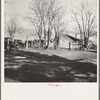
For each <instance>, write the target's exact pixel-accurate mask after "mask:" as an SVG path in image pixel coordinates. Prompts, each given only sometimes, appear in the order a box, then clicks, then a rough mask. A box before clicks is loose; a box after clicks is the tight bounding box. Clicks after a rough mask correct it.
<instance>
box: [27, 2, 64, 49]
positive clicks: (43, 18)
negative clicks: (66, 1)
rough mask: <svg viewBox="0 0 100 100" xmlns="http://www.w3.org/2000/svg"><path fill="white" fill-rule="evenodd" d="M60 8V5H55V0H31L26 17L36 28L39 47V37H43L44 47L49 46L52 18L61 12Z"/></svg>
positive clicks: (52, 24) (52, 25)
mask: <svg viewBox="0 0 100 100" xmlns="http://www.w3.org/2000/svg"><path fill="white" fill-rule="evenodd" d="M61 8H62V7H61V6H59V5H57V3H56V0H32V2H31V4H30V6H29V13H28V17H27V19H28V20H29V21H30V22H31V23H32V24H33V26H34V28H35V30H36V33H37V35H38V37H39V41H40V47H41V39H44V48H46V49H47V48H48V47H49V42H50V38H51V35H52V33H53V32H52V30H53V28H54V20H55V19H56V17H57V16H58V14H61ZM57 34H58V33H57Z"/></svg>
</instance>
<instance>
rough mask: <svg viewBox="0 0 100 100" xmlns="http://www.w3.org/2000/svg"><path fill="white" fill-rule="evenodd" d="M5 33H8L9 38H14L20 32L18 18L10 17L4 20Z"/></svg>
mask: <svg viewBox="0 0 100 100" xmlns="http://www.w3.org/2000/svg"><path fill="white" fill-rule="evenodd" d="M4 29H5V32H6V33H8V35H9V38H11V41H12V39H13V38H14V36H15V34H16V33H18V32H19V33H20V32H22V28H21V26H20V23H19V20H18V16H10V17H9V18H8V20H7V19H6V18H5V28H4ZM7 44H8V50H9V39H8V43H7Z"/></svg>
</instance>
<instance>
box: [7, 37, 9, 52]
mask: <svg viewBox="0 0 100 100" xmlns="http://www.w3.org/2000/svg"><path fill="white" fill-rule="evenodd" d="M9 49H10V45H9V38H8V39H7V50H9Z"/></svg>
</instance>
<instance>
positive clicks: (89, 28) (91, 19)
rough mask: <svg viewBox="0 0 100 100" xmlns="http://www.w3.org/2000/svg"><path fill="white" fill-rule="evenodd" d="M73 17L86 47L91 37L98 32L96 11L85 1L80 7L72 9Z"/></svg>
mask: <svg viewBox="0 0 100 100" xmlns="http://www.w3.org/2000/svg"><path fill="white" fill-rule="evenodd" d="M72 19H73V21H74V22H75V23H76V25H77V26H78V29H79V32H80V39H81V40H83V45H84V48H87V47H88V41H89V37H91V36H93V35H94V34H96V16H95V12H94V11H93V10H92V9H90V8H89V7H88V3H85V2H83V3H82V4H81V7H80V8H76V10H73V11H72Z"/></svg>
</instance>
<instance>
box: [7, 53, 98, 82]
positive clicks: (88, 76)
mask: <svg viewBox="0 0 100 100" xmlns="http://www.w3.org/2000/svg"><path fill="white" fill-rule="evenodd" d="M82 60H83V59H77V60H69V59H65V58H62V57H59V56H56V55H52V56H49V55H45V54H40V53H35V52H26V51H6V52H5V77H6V78H9V79H13V80H16V81H19V82H96V81H97V65H95V64H92V63H88V62H80V61H82ZM9 82H10V81H9Z"/></svg>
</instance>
